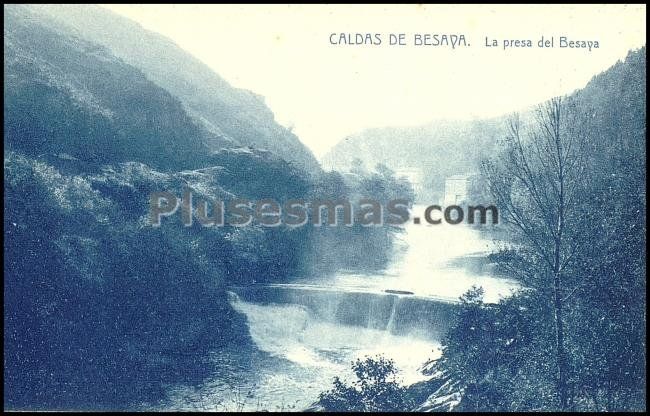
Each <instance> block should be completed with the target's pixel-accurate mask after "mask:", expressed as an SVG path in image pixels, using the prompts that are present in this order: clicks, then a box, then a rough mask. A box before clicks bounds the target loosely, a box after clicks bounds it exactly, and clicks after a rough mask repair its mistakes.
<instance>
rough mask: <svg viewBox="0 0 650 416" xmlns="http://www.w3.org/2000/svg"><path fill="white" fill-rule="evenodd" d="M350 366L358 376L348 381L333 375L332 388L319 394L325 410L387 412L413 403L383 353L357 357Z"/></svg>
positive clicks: (411, 406) (408, 407)
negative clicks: (348, 382)
mask: <svg viewBox="0 0 650 416" xmlns="http://www.w3.org/2000/svg"><path fill="white" fill-rule="evenodd" d="M352 370H353V371H354V374H355V375H356V377H357V379H356V380H355V381H353V382H352V384H351V385H347V384H345V383H344V382H342V381H341V379H340V378H339V377H335V378H334V387H333V388H332V390H329V391H327V392H324V393H321V394H320V398H319V401H320V404H321V405H322V406H323V407H324V408H325V410H326V411H356V412H390V411H405V410H409V409H412V408H413V407H414V405H415V402H414V400H413V399H412V398H410V396H409V395H408V394H407V389H406V387H404V386H401V385H400V384H399V383H398V381H397V369H396V368H395V363H394V361H393V360H391V359H387V358H384V357H382V356H378V357H376V358H373V357H366V359H365V360H361V359H357V360H356V361H355V362H354V363H353V364H352Z"/></svg>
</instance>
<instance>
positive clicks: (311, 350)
mask: <svg viewBox="0 0 650 416" xmlns="http://www.w3.org/2000/svg"><path fill="white" fill-rule="evenodd" d="M422 210H423V207H421V206H416V207H415V208H414V212H413V215H419V214H418V213H421V211H422ZM397 238H398V240H399V241H398V242H397V244H396V245H395V250H394V253H393V254H392V260H391V262H390V266H389V267H388V268H387V269H386V270H385V271H384V272H383V273H379V274H377V273H375V274H359V273H345V272H340V273H337V274H335V275H333V276H314V277H311V278H309V279H305V280H301V281H299V282H294V283H287V284H269V285H263V286H255V287H238V288H233V290H232V292H230V302H231V304H232V305H233V307H234V308H235V309H236V310H237V311H239V312H241V313H243V314H244V315H245V316H246V318H247V320H248V327H249V331H250V335H251V338H252V340H253V341H254V343H255V345H256V347H257V348H258V351H253V352H246V353H242V352H238V351H231V352H225V353H219V356H216V354H215V357H213V360H214V363H215V368H217V367H218V370H216V371H215V376H214V379H213V380H212V381H210V382H208V383H205V384H204V385H202V386H198V387H188V386H174V387H171V388H170V396H171V398H172V405H171V407H173V408H175V409H196V408H199V409H212V410H262V409H268V410H303V409H305V408H307V407H308V406H310V405H311V404H312V403H314V402H315V401H316V400H317V399H318V394H319V393H320V392H323V391H325V390H327V389H329V388H331V385H332V380H333V378H334V377H335V376H339V377H341V378H342V379H344V380H345V379H350V378H351V377H352V372H351V369H350V364H351V363H352V361H354V360H355V359H357V358H363V357H365V356H375V355H378V354H383V355H384V356H386V357H388V358H391V359H393V360H394V361H395V364H396V366H397V368H398V369H399V371H400V374H399V375H400V378H401V380H402V382H403V383H405V384H412V383H415V382H418V381H421V380H424V379H426V377H427V376H425V375H423V374H422V372H421V369H422V365H423V364H424V363H425V362H426V361H427V360H430V359H433V358H437V357H438V356H439V355H440V351H439V347H440V338H441V337H442V335H443V334H444V331H445V330H446V328H447V326H448V324H449V323H450V320H451V319H452V315H453V311H454V304H455V302H456V300H457V298H458V297H459V296H460V295H462V294H463V293H464V292H465V291H467V289H469V288H470V287H471V286H472V285H480V286H483V287H484V289H485V293H486V301H498V299H499V298H500V297H502V296H507V295H508V294H509V293H510V291H511V290H512V289H514V288H516V287H517V285H516V283H515V282H513V281H509V280H506V279H502V278H498V277H494V276H492V275H490V274H489V268H488V269H487V270H486V268H476V267H473V268H469V267H464V265H465V262H466V261H470V260H471V259H472V258H476V257H479V256H481V255H485V254H486V253H487V252H489V251H490V250H492V249H494V247H495V244H496V243H494V242H492V241H488V240H485V239H483V238H482V237H481V235H480V234H479V232H478V231H477V230H475V229H471V228H469V227H466V226H464V225H444V224H441V225H414V224H408V225H406V226H405V229H404V232H403V233H402V234H400V235H399V236H398V237H397ZM468 259H469V260H468ZM470 269H471V270H470ZM387 290H388V291H392V293H391V292H386V291H387ZM409 292H410V293H409Z"/></svg>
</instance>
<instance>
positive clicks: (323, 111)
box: [104, 5, 646, 157]
mask: <svg viewBox="0 0 650 416" xmlns="http://www.w3.org/2000/svg"><path fill="white" fill-rule="evenodd" d="M104 7H107V8H109V9H111V10H113V11H115V12H117V13H119V14H122V15H124V16H126V17H129V18H131V19H133V20H135V21H137V22H138V23H140V24H141V25H142V26H143V27H145V28H146V29H149V30H152V31H155V32H158V33H160V34H162V35H165V36H167V37H169V38H171V39H172V40H173V41H174V42H175V43H177V44H178V45H179V46H180V47H182V48H183V49H185V50H186V51H188V52H189V53H191V54H192V55H194V56H196V57H197V58H198V59H200V60H201V61H203V62H204V63H205V64H207V65H208V66H209V67H211V68H212V69H213V70H214V71H215V72H217V73H218V74H219V75H220V76H222V77H223V78H224V79H225V80H226V81H228V82H229V83H230V84H231V85H233V86H235V87H238V88H245V89H248V90H251V91H254V92H255V93H257V94H260V95H262V96H264V97H265V101H266V104H267V105H268V106H269V107H270V108H271V110H272V111H273V112H274V114H275V117H276V120H277V121H278V122H279V123H280V124H282V125H284V126H287V127H292V129H293V132H294V133H296V134H297V135H298V137H299V138H300V139H301V141H302V142H303V143H305V144H306V145H307V146H308V147H309V148H310V149H311V150H312V151H313V152H314V154H315V155H316V156H317V157H322V156H323V155H324V154H325V153H326V152H327V151H328V150H329V149H330V148H331V147H332V146H334V145H335V144H336V143H337V142H339V141H340V140H342V139H343V138H344V137H346V136H348V135H351V134H354V133H358V132H361V131H362V130H364V129H366V128H373V127H386V126H416V125H421V124H426V123H429V122H432V121H434V120H438V119H474V118H486V117H492V116H498V115H502V114H507V113H510V112H513V111H517V110H520V109H523V108H526V107H529V106H531V105H535V104H537V103H540V102H542V101H544V100H546V99H548V98H551V97H553V96H556V95H561V94H567V93H570V92H572V91H574V90H576V89H579V88H582V87H584V86H585V85H586V83H587V82H588V81H589V79H591V77H593V76H594V75H596V74H598V73H600V72H602V71H604V70H605V69H607V68H609V67H610V66H612V65H613V64H615V63H616V62H617V61H618V60H621V59H624V58H625V56H626V55H627V53H628V51H629V50H631V49H637V48H639V47H641V46H643V45H644V44H645V38H646V22H645V7H646V6H645V5H573V6H567V5H506V6H504V5H354V6H352V5H106V6H104ZM341 33H344V34H347V33H350V34H352V35H353V36H354V34H356V33H361V34H365V33H372V34H374V33H379V34H380V36H381V39H382V43H381V45H368V44H366V45H341V44H332V43H331V38H332V34H335V35H334V39H335V40H338V39H339V36H340V34H341ZM390 33H394V34H399V33H404V34H405V38H404V39H405V43H406V45H404V46H394V45H393V46H391V45H390V44H389V34H390ZM416 34H421V35H424V34H429V35H433V34H438V35H439V38H440V37H441V36H442V35H443V34H447V35H451V34H454V35H458V36H459V35H461V34H462V35H464V37H465V40H466V43H468V44H469V46H467V47H461V46H458V47H456V48H451V47H440V46H438V47H435V46H426V45H424V46H417V45H415V44H414V39H415V35H416ZM542 36H544V38H545V39H549V38H550V37H553V38H554V46H555V47H553V48H538V47H537V42H538V41H539V39H540V38H541V37H542ZM561 36H565V37H566V38H567V39H568V40H576V41H581V40H584V41H589V40H591V41H598V46H599V47H598V48H597V49H596V48H592V50H591V51H589V50H588V49H586V48H559V47H558V46H559V38H560V37H561ZM486 37H487V42H488V43H489V44H492V41H493V40H496V41H497V42H498V43H499V46H498V47H486V46H485V43H486ZM516 39H520V40H526V39H529V40H531V42H532V44H533V46H534V47H532V48H525V47H518V48H507V49H504V48H503V45H504V40H511V42H510V43H511V44H512V43H514V42H512V41H514V40H516Z"/></svg>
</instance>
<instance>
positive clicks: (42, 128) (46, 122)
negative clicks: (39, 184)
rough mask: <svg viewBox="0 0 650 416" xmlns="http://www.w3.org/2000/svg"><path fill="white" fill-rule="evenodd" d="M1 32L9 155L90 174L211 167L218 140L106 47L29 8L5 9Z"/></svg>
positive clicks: (176, 101) (168, 95)
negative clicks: (135, 164) (127, 168)
mask: <svg viewBox="0 0 650 416" xmlns="http://www.w3.org/2000/svg"><path fill="white" fill-rule="evenodd" d="M4 26H5V29H4V40H5V42H4V75H5V83H4V87H5V88H4V102H5V105H4V118H5V132H4V144H5V148H6V149H7V150H16V151H20V152H23V153H25V154H27V155H30V156H33V157H41V158H45V159H47V160H55V159H56V160H57V162H60V163H63V161H64V160H65V161H67V162H68V164H76V165H77V166H78V167H80V166H84V167H86V168H90V167H92V166H94V167H98V166H99V165H101V164H104V163H113V162H125V161H140V162H143V163H147V164H150V165H152V166H155V167H158V168H161V169H182V168H186V169H187V168H193V167H199V166H202V165H204V164H205V163H206V161H205V160H206V158H207V157H208V156H209V153H210V150H209V148H208V146H207V145H206V143H209V142H215V141H219V138H218V137H217V136H215V135H214V134H212V133H210V132H208V131H207V130H206V129H204V128H203V127H201V126H200V125H199V124H198V123H196V122H195V121H194V120H193V119H192V118H191V117H190V116H188V114H187V113H186V112H185V110H184V109H183V106H182V104H181V103H180V102H179V101H178V100H177V99H176V98H174V97H173V96H172V95H171V94H170V93H169V92H167V91H165V90H164V89H162V88H160V87H159V86H157V85H156V84H154V83H153V82H151V81H150V80H148V79H147V78H146V77H145V75H144V74H143V73H142V72H141V71H139V70H138V69H136V68H134V67H132V66H131V65H128V64H126V63H124V62H123V61H122V60H120V59H118V58H116V57H115V56H113V55H112V54H111V53H110V51H109V50H108V49H106V48H104V47H101V46H99V45H96V44H93V43H91V42H88V41H85V40H83V39H80V38H77V37H74V36H68V35H66V34H64V33H60V32H59V31H56V30H53V29H52V28H51V27H48V26H46V25H42V24H41V23H40V20H39V19H37V18H36V16H35V15H34V14H32V13H31V12H30V11H29V10H28V9H26V8H22V7H18V6H16V7H11V6H10V7H5V15H4ZM133 109H137V111H133ZM221 143H222V144H224V145H225V144H226V142H225V141H221Z"/></svg>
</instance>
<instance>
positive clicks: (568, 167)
mask: <svg viewBox="0 0 650 416" xmlns="http://www.w3.org/2000/svg"><path fill="white" fill-rule="evenodd" d="M568 115H569V114H568V111H567V108H566V107H565V105H564V104H563V102H562V99H561V98H559V97H558V98H554V99H552V100H550V101H548V102H547V103H545V104H543V105H541V106H539V107H538V109H537V112H536V117H535V119H534V121H533V126H532V128H531V131H530V135H529V136H528V137H527V138H524V137H523V134H522V127H521V121H520V119H519V117H518V116H517V115H515V116H513V117H512V118H511V120H510V122H509V134H508V136H507V137H506V139H505V149H504V152H503V153H502V154H501V155H500V157H498V158H497V159H496V160H493V161H489V162H485V163H484V164H483V166H482V169H483V172H484V174H485V175H486V177H487V178H488V181H489V188H490V191H491V193H492V195H493V196H494V198H495V200H496V203H497V206H499V208H500V209H501V211H502V213H503V214H506V215H505V219H506V221H507V223H508V224H509V225H511V226H512V228H513V230H515V231H516V233H517V235H518V237H520V241H521V242H522V244H523V246H524V247H525V249H526V250H527V251H528V252H529V253H531V254H532V255H533V256H534V257H536V258H537V259H539V260H540V261H539V264H540V265H541V266H542V270H541V272H540V273H537V274H536V275H537V279H536V280H537V281H536V282H534V284H535V286H536V289H538V290H539V291H540V293H541V294H547V295H550V298H551V299H550V300H551V302H552V305H553V320H554V331H555V334H554V335H555V366H556V389H557V398H558V403H559V406H560V408H561V409H567V408H568V407H569V389H568V385H567V380H568V377H569V375H568V372H569V366H568V363H567V356H566V350H565V322H564V321H565V319H566V318H565V310H564V305H563V301H564V298H565V297H566V295H567V293H565V292H566V280H567V279H569V276H567V275H566V274H565V269H566V268H567V266H568V265H569V263H570V262H571V261H572V259H573V256H574V255H575V253H576V250H577V249H578V248H579V246H580V245H581V244H582V243H584V240H583V239H581V238H580V232H579V230H580V227H579V221H580V218H579V215H578V209H577V204H578V202H579V196H580V194H581V193H582V191H583V188H582V183H583V181H582V176H583V175H584V171H585V162H584V153H583V149H582V147H583V143H584V137H583V134H582V131H581V130H580V129H578V128H576V127H577V125H579V124H577V123H576V124H571V123H570V120H569V119H570V117H569V116H568ZM549 288H550V290H548V289H549Z"/></svg>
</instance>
